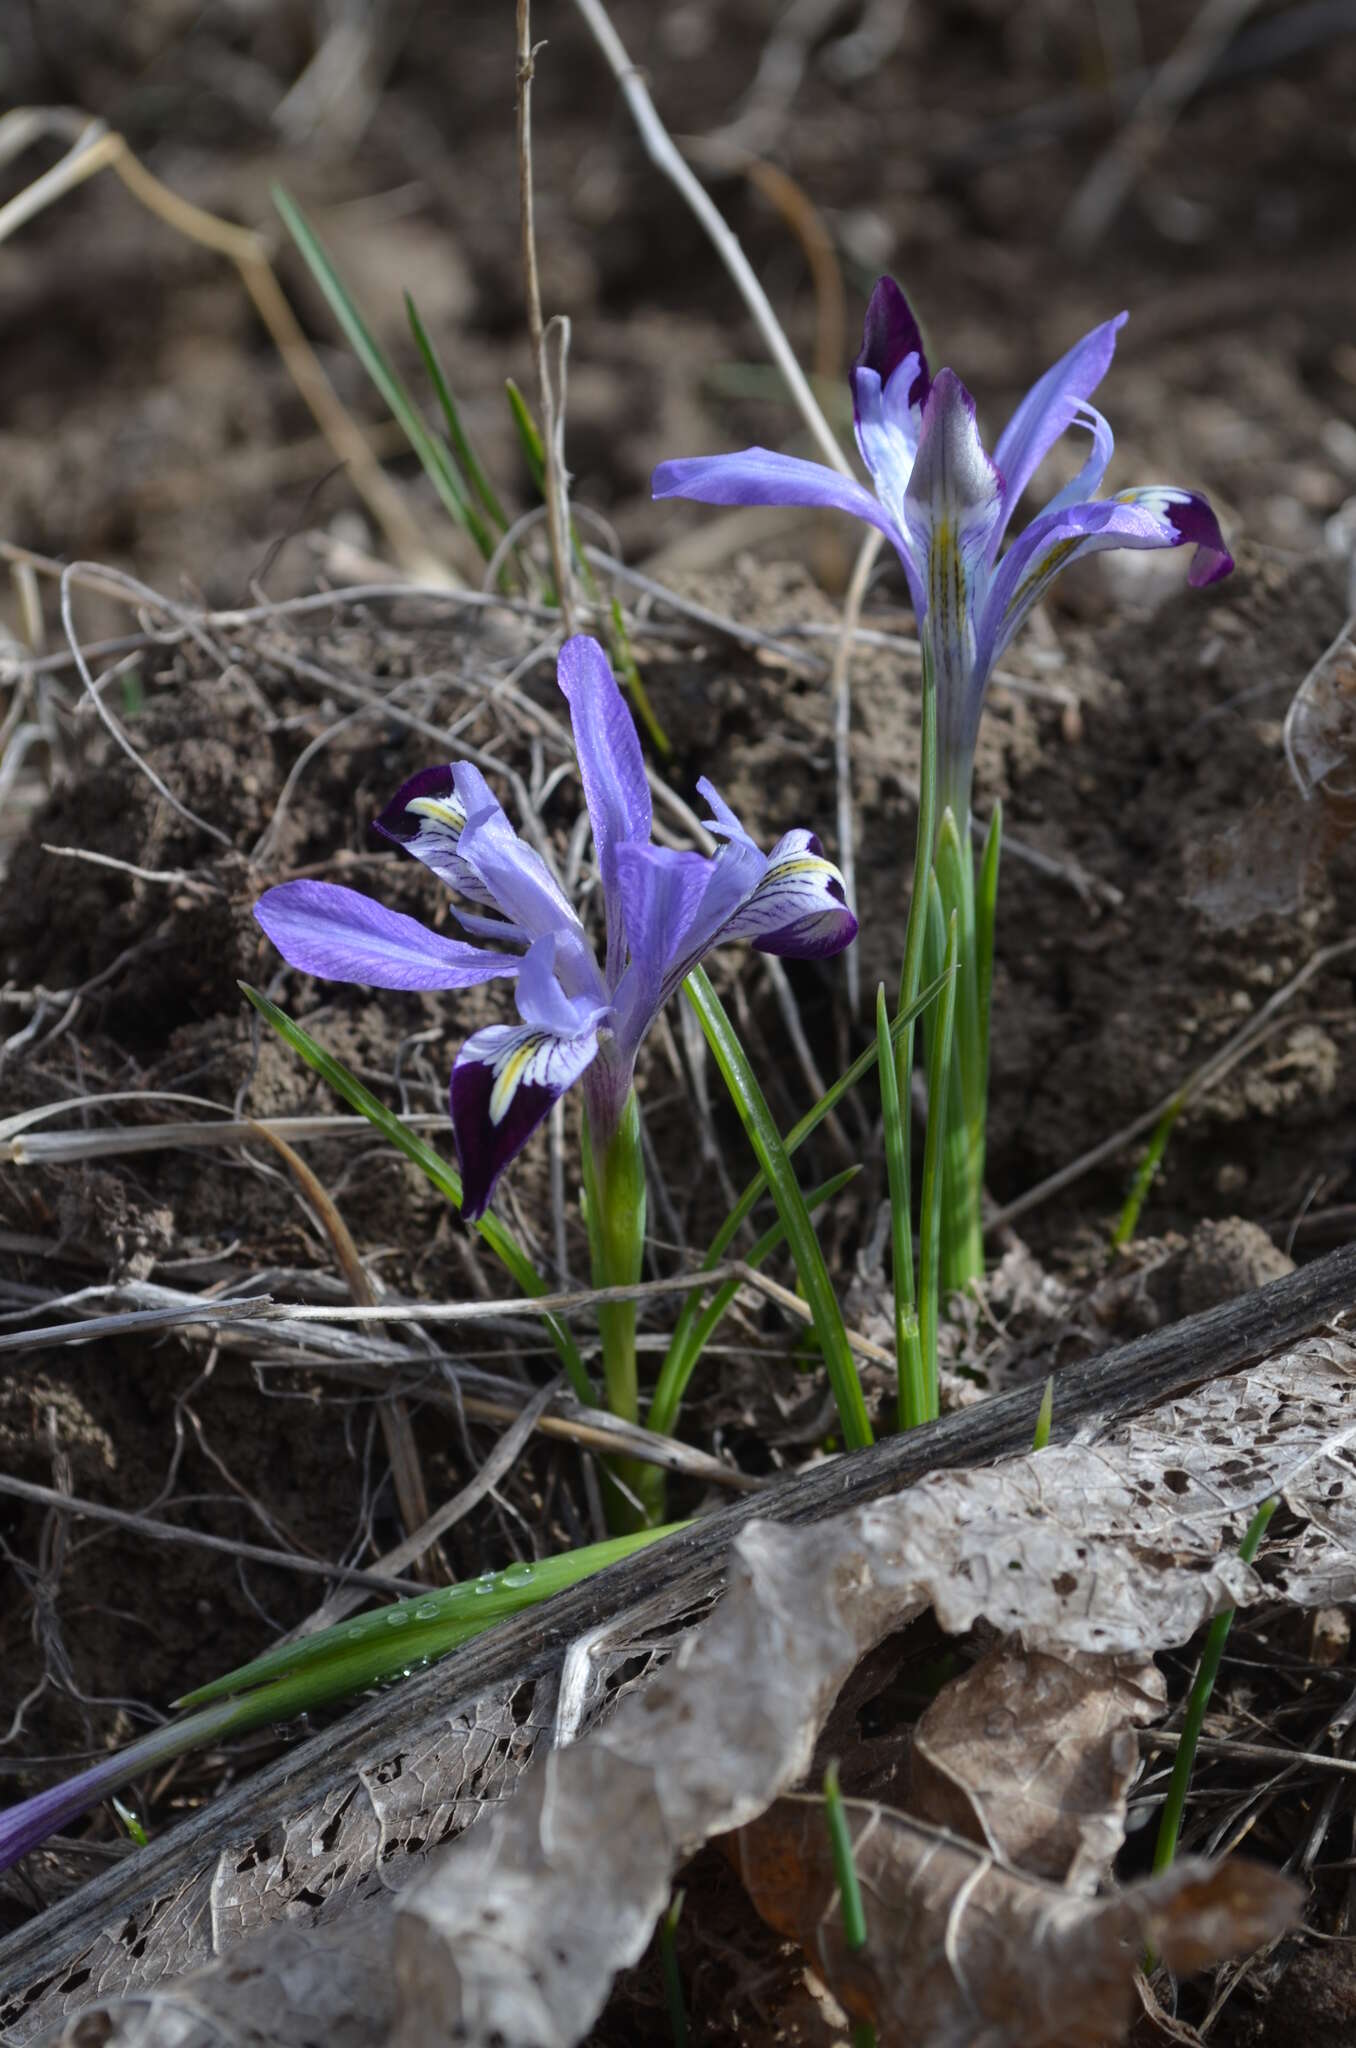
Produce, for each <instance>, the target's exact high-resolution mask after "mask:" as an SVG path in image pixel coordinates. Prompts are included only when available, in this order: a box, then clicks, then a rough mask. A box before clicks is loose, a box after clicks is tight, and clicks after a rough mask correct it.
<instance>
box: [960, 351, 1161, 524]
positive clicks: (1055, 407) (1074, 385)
mask: <svg viewBox="0 0 1356 2048" xmlns="http://www.w3.org/2000/svg"><path fill="white" fill-rule="evenodd" d="M1128 317H1129V316H1128V314H1125V313H1118V314H1117V315H1116V317H1115V319H1114V320H1104V321H1103V322H1102V324H1101V326H1100V327H1094V328H1093V329H1092V331H1091V332H1090V333H1088V334H1085V335H1084V336H1083V338H1082V340H1081V341H1076V342H1075V343H1074V345H1073V347H1072V348H1071V349H1069V350H1068V351H1067V352H1066V353H1065V354H1064V355H1062V356H1061V357H1060V359H1059V361H1058V362H1057V363H1054V364H1052V365H1051V367H1050V368H1049V369H1048V370H1047V371H1046V373H1045V375H1044V376H1043V377H1038V378H1037V380H1036V382H1035V383H1034V384H1033V385H1032V387H1031V389H1030V390H1029V391H1028V392H1027V394H1026V397H1025V398H1024V399H1023V400H1022V402H1021V404H1020V405H1019V406H1018V408H1017V410H1016V412H1015V413H1014V414H1013V415H1012V418H1011V419H1010V420H1009V421H1008V423H1007V425H1006V427H1004V429H1003V431H1002V433H1001V434H1000V436H999V438H998V446H997V447H996V448H995V449H994V451H993V459H994V461H995V462H996V464H997V465H998V468H999V470H1000V471H1001V473H1002V477H1003V505H1004V517H1003V526H1006V525H1007V522H1008V520H1009V519H1010V518H1011V516H1012V513H1013V512H1014V511H1015V509H1016V506H1017V501H1018V499H1019V498H1020V497H1021V495H1022V492H1023V491H1024V490H1025V489H1026V487H1027V485H1028V484H1029V483H1030V481H1031V479H1032V477H1033V476H1034V475H1035V473H1036V471H1037V469H1038V468H1039V467H1040V464H1041V462H1042V461H1043V460H1044V458H1045V456H1046V455H1047V454H1048V453H1049V452H1050V450H1051V449H1052V448H1053V447H1054V445H1055V443H1056V441H1057V440H1058V439H1059V437H1060V435H1061V434H1062V433H1063V432H1064V431H1065V429H1066V428H1067V427H1070V426H1072V424H1073V422H1074V419H1075V418H1076V417H1077V414H1078V412H1079V410H1080V408H1081V406H1082V404H1083V402H1084V400H1086V399H1088V398H1090V397H1091V396H1092V394H1093V392H1094V391H1095V390H1096V389H1097V386H1098V385H1099V384H1100V383H1101V381H1102V379H1103V377H1105V375H1106V373H1107V371H1108V370H1109V369H1110V367H1111V358H1112V357H1113V356H1114V355H1115V353H1116V336H1117V334H1118V333H1119V332H1120V330H1121V328H1122V327H1123V326H1124V325H1125V322H1126V320H1127V319H1128ZM1109 453H1110V451H1109V450H1108V454H1109ZM1103 467H1105V464H1104V465H1103ZM1100 481H1101V478H1100V475H1099V476H1098V478H1097V482H1100ZM1095 488H1096V485H1095V484H1090V485H1089V487H1088V490H1087V491H1084V492H1083V493H1082V495H1083V496H1084V497H1087V496H1088V495H1089V493H1090V492H1091V491H1092V490H1093V489H1095ZM1002 534H1003V528H1002V527H1000V528H999V530H998V532H997V533H996V534H995V535H994V540H993V553H996V552H997V550H998V544H999V542H1000V541H1001V539H1002Z"/></svg>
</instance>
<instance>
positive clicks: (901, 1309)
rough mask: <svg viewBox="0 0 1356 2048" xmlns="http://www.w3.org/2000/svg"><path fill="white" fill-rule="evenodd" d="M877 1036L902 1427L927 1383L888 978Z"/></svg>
mask: <svg viewBox="0 0 1356 2048" xmlns="http://www.w3.org/2000/svg"><path fill="white" fill-rule="evenodd" d="M876 1041H877V1044H878V1045H879V1047H880V1058H879V1060H878V1062H877V1072H878V1073H879V1075H880V1107H881V1122H882V1124H883V1126H884V1132H885V1170H886V1178H887V1182H888V1185H889V1189H890V1257H891V1266H892V1269H893V1272H894V1289H895V1374H896V1380H897V1387H898V1391H897V1405H898V1417H899V1427H900V1428H901V1429H916V1428H917V1427H918V1425H919V1423H920V1422H927V1421H928V1420H929V1419H930V1418H929V1414H928V1383H927V1372H926V1368H925V1366H924V1363H923V1339H922V1329H921V1326H920V1324H919V1320H918V1298H917V1292H916V1289H915V1287H914V1273H913V1227H912V1222H911V1219H910V1214H909V1157H908V1151H907V1145H906V1140H905V1136H904V1132H905V1121H904V1115H903V1110H902V1106H901V1103H900V1099H899V1078H898V1075H897V1074H896V1072H895V1062H894V1053H893V1048H892V1047H891V1044H890V1018H889V1013H888V1011H887V1010H886V1007H885V984H884V983H883V982H882V983H881V985H880V987H879V988H878V989H877V991H876Z"/></svg>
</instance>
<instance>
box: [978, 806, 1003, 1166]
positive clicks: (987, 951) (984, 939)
mask: <svg viewBox="0 0 1356 2048" xmlns="http://www.w3.org/2000/svg"><path fill="white" fill-rule="evenodd" d="M1002 853H1003V806H1002V804H1001V803H996V804H995V805H994V807H993V814H992V816H991V817H990V819H989V829H988V831H987V833H986V834H985V835H984V854H983V858H982V859H981V861H980V863H979V880H978V882H977V883H976V885H975V981H976V984H977V986H978V992H979V1060H980V1066H979V1106H980V1113H981V1115H982V1117H983V1118H984V1124H985V1125H987V1122H988V1109H989V1012H990V1009H991V1007H992V1004H993V935H994V927H995V925H996V923H997V919H998V868H999V862H1000V860H1001V858H1002ZM981 1128H983V1127H981ZM979 1178H980V1181H981V1183H982V1182H983V1179H984V1152H983V1143H982V1138H981V1150H980V1155H979Z"/></svg>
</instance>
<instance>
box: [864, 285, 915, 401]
mask: <svg viewBox="0 0 1356 2048" xmlns="http://www.w3.org/2000/svg"><path fill="white" fill-rule="evenodd" d="M910 355H916V356H917V357H918V369H917V372H916V374H915V376H914V380H913V383H912V384H911V385H910V387H909V392H908V403H909V404H910V405H922V404H923V402H924V400H925V399H926V398H927V395H928V390H929V388H930V385H931V378H930V377H929V375H928V359H927V351H926V350H925V349H924V347H923V337H922V335H921V334H920V332H919V330H918V322H917V321H916V320H915V319H914V317H913V313H912V311H911V309H910V306H909V302H908V300H907V299H906V298H905V296H904V294H903V292H902V291H901V290H900V289H899V286H898V285H897V284H896V283H895V281H894V279H893V278H892V277H882V278H878V279H877V281H876V288H875V290H874V291H873V292H872V294H871V298H870V302H869V304H868V305H867V309H866V321H865V324H864V326H863V328H862V350H861V354H860V355H859V356H858V358H857V360H856V362H855V363H854V364H853V368H854V370H874V371H875V373H876V375H877V376H878V377H879V378H880V381H881V385H882V387H884V386H885V385H886V384H888V383H889V381H890V379H891V377H892V376H893V375H894V373H895V371H896V370H897V369H898V368H899V366H900V364H901V363H902V362H903V361H904V358H905V357H906V356H910Z"/></svg>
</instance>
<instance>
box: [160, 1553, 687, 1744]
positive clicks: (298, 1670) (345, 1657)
mask: <svg viewBox="0 0 1356 2048" xmlns="http://www.w3.org/2000/svg"><path fill="white" fill-rule="evenodd" d="M684 1526H685V1525H684V1524H683V1523H679V1522H675V1523H672V1524H670V1525H669V1527H667V1528H664V1529H645V1530H640V1531H638V1532H636V1533H634V1534H632V1535H627V1536H614V1537H612V1538H610V1539H609V1540H608V1541H607V1542H605V1543H590V1544H587V1545H585V1546H584V1547H582V1548H581V1549H579V1550H566V1551H562V1552H561V1554H560V1555H559V1556H558V1557H548V1558H544V1559H542V1560H541V1561H540V1562H539V1563H537V1564H512V1565H509V1566H508V1567H507V1568H506V1569H505V1570H504V1571H500V1572H485V1573H482V1575H481V1576H480V1578H478V1579H466V1580H463V1581H461V1582H460V1583H459V1584H457V1585H455V1586H441V1587H439V1588H437V1589H436V1590H433V1591H424V1592H421V1593H418V1594H416V1595H415V1596H414V1597H413V1598H411V1599H409V1600H397V1601H394V1602H392V1603H391V1604H390V1605H389V1606H385V1607H377V1608H374V1609H373V1611H372V1612H371V1613H370V1614H361V1615H359V1616H358V1617H357V1618H356V1619H355V1620H353V1621H341V1622H339V1623H338V1624H337V1626H335V1627H334V1628H326V1629H319V1630H317V1631H316V1633H315V1634H314V1635H310V1636H302V1637H300V1638H299V1640H298V1641H296V1642H294V1643H282V1644H280V1645H279V1646H278V1648H276V1649H273V1650H267V1651H265V1653H264V1654H263V1656H262V1657H255V1658H254V1659H253V1660H252V1661H251V1662H250V1663H248V1664H242V1665H241V1666H240V1667H239V1669H238V1670H236V1671H228V1672H227V1673H226V1674H225V1676H224V1677H222V1678H214V1679H212V1680H211V1682H210V1683H209V1684H207V1685H200V1686H198V1687H197V1688H196V1689H195V1690H194V1691H193V1692H187V1693H185V1694H184V1696H183V1698H182V1699H178V1700H176V1701H175V1702H174V1704H175V1706H176V1707H183V1708H197V1707H202V1706H206V1705H208V1704H209V1702H211V1701H212V1700H218V1699H224V1698H226V1697H227V1696H228V1695H230V1694H239V1693H247V1692H251V1691H253V1690H254V1689H255V1687H257V1686H261V1685H271V1684H273V1683H274V1682H275V1681H277V1680H279V1679H284V1678H286V1679H293V1678H302V1677H305V1676H307V1675H308V1674H312V1673H317V1672H321V1671H329V1670H330V1668H331V1667H335V1668H339V1667H343V1668H345V1669H348V1668H350V1667H351V1668H352V1669H355V1670H362V1671H364V1672H368V1673H370V1676H368V1677H365V1678H363V1679H362V1681H361V1682H362V1683H363V1684H364V1685H367V1684H373V1683H375V1682H376V1681H377V1680H378V1679H381V1678H390V1677H394V1676H396V1675H398V1674H399V1673H400V1672H402V1671H403V1670H404V1669H405V1667H406V1666H407V1665H408V1664H409V1663H410V1662H411V1659H412V1657H413V1658H414V1659H415V1660H426V1659H427V1658H430V1657H435V1656H442V1655H443V1654H444V1652H445V1650H447V1649H452V1648H455V1647H456V1645H457V1644H458V1643H462V1642H466V1641H468V1640H469V1639H470V1637H471V1636H474V1635H479V1634H480V1632H481V1630H482V1629H486V1628H488V1627H489V1626H490V1625H491V1623H492V1622H496V1621H503V1620H505V1619H506V1617H507V1616H509V1615H512V1614H520V1613H521V1612H522V1611H523V1609H524V1608H526V1607H535V1606H536V1605H537V1604H538V1603H539V1602H540V1601H542V1600H549V1599H550V1598H551V1596H552V1595H553V1594H555V1593H562V1592H564V1591H565V1589H566V1588H567V1587H568V1586H575V1585H578V1583H579V1581H580V1580H581V1579H586V1578H588V1577H590V1575H591V1574H592V1573H594V1572H599V1571H602V1570H603V1568H604V1567H605V1566H606V1565H610V1564H617V1563H618V1562H620V1560H621V1559H622V1558H624V1557H629V1556H630V1555H631V1553H632V1551H634V1550H637V1549H640V1548H642V1547H643V1546H644V1545H645V1544H646V1543H650V1542H653V1540H654V1539H655V1537H656V1536H668V1535H671V1534H672V1533H673V1530H674V1529H677V1528H682V1527H684Z"/></svg>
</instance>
